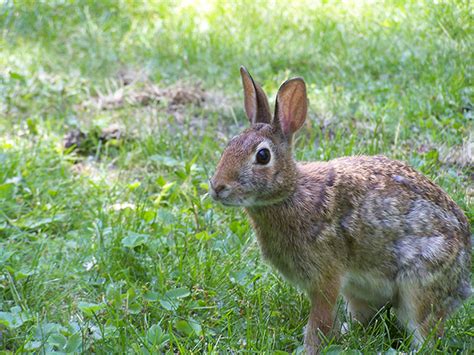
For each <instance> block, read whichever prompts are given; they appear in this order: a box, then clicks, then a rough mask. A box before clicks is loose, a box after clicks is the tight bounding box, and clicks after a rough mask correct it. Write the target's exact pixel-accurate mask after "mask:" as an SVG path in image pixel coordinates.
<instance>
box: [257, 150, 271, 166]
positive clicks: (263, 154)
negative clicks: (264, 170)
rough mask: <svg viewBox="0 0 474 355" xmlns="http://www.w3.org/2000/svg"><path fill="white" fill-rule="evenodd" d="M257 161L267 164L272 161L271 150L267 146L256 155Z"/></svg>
mask: <svg viewBox="0 0 474 355" xmlns="http://www.w3.org/2000/svg"><path fill="white" fill-rule="evenodd" d="M256 160H257V163H259V164H262V165H265V164H268V162H269V161H270V151H269V150H268V149H267V148H263V149H260V150H259V151H258V152H257V155H256Z"/></svg>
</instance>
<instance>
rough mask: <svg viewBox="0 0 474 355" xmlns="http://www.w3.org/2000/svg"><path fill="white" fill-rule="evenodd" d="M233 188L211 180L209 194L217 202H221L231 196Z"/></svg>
mask: <svg viewBox="0 0 474 355" xmlns="http://www.w3.org/2000/svg"><path fill="white" fill-rule="evenodd" d="M230 192H231V188H230V186H229V185H227V184H223V183H220V182H216V181H215V179H214V178H213V179H211V180H209V193H210V195H211V197H212V198H213V199H214V200H215V201H221V200H222V199H225V198H226V197H228V196H229V194H230Z"/></svg>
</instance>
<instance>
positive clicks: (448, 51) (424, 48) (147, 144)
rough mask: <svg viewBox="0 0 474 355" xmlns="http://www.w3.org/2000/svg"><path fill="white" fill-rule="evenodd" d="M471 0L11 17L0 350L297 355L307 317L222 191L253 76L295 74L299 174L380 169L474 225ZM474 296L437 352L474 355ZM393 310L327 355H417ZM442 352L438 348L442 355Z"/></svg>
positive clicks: (78, 9) (0, 172)
mask: <svg viewBox="0 0 474 355" xmlns="http://www.w3.org/2000/svg"><path fill="white" fill-rule="evenodd" d="M472 14H473V8H472V5H471V4H470V3H469V2H467V1H466V2H462V1H458V2H454V1H453V2H445V1H437V2H434V3H433V2H428V1H426V2H417V3H412V2H404V1H393V2H392V1H390V2H388V1H387V2H375V1H355V0H354V1H342V2H328V3H326V2H314V1H303V2H301V1H298V2H294V3H287V2H280V1H275V2H272V3H267V2H264V1H236V2H218V1H210V2H209V1H200V2H199V1H198V2H191V1H188V2H182V3H180V4H174V2H150V3H142V2H141V1H132V0H129V1H126V0H124V1H120V2H116V1H101V2H93V1H79V2H75V3H73V2H64V1H48V2H26V1H18V2H12V1H6V2H3V3H2V4H1V5H0V30H1V32H0V48H1V53H2V54H1V56H0V164H1V169H0V245H1V250H0V349H1V350H6V351H11V352H18V353H22V352H26V351H38V352H43V351H45V352H50V351H58V352H63V353H68V352H80V351H82V352H96V353H109V352H112V351H115V352H119V353H123V352H126V351H127V352H144V353H148V352H149V353H153V352H157V351H171V352H183V353H184V352H197V353H200V352H212V351H216V352H226V351H230V350H232V351H249V352H261V351H267V352H270V351H271V352H276V351H277V350H278V351H281V352H299V351H301V349H302V348H301V344H302V339H303V327H304V325H305V322H306V320H307V316H308V310H309V305H308V302H307V300H306V299H305V297H304V295H302V294H301V293H300V292H299V291H298V290H297V289H295V288H293V287H292V286H290V285H288V283H287V282H285V280H283V279H282V278H281V277H280V276H279V275H278V274H277V273H276V272H275V271H273V270H271V269H270V267H269V266H267V265H265V264H264V263H263V262H262V259H261V256H260V254H259V250H258V247H257V245H256V242H255V238H254V235H253V233H252V231H251V229H250V227H249V224H248V222H247V220H246V218H245V216H244V215H243V213H242V212H241V211H239V210H237V209H226V208H223V207H221V206H218V205H215V204H214V203H213V202H212V201H211V200H210V198H209V197H208V196H207V179H208V177H209V176H210V175H211V174H212V172H213V169H214V167H215V164H216V162H217V160H218V158H219V154H220V152H221V151H222V149H223V147H224V146H225V144H226V141H227V140H228V139H229V138H230V137H232V136H233V135H234V134H236V133H237V132H239V131H240V130H241V129H242V128H244V127H246V126H247V121H246V118H245V115H244V113H243V97H242V89H241V87H240V78H239V66H240V65H242V64H243V65H246V66H247V68H248V69H249V70H250V71H251V73H252V74H253V75H254V77H255V78H256V79H257V80H258V81H260V82H261V83H262V85H263V87H264V89H265V90H266V91H267V92H268V93H269V94H270V97H272V98H271V101H272V100H273V96H274V94H275V91H276V89H277V88H278V86H279V85H280V84H281V82H282V81H283V80H285V79H287V78H288V77H291V76H297V75H298V76H302V77H304V79H305V80H306V83H307V85H308V96H309V100H310V109H309V117H308V120H307V124H306V125H305V127H304V128H303V130H302V132H300V134H299V135H298V137H297V138H296V141H295V155H296V157H297V159H300V160H327V159H330V158H334V157H339V156H343V155H354V154H385V155H388V156H390V157H391V158H396V159H402V160H405V161H407V162H409V163H410V164H411V165H412V166H414V167H415V168H416V169H418V170H420V171H421V172H423V173H424V174H426V175H427V176H429V177H430V178H431V179H433V180H434V181H435V182H436V183H437V184H439V185H440V186H441V187H442V188H443V189H444V190H445V191H447V192H448V193H449V194H450V195H451V196H452V197H453V199H454V200H455V201H456V202H457V203H458V204H459V205H460V206H461V207H462V208H463V210H464V211H465V212H466V214H467V216H468V218H469V219H470V222H471V225H472V222H473V218H474V207H473V198H474V188H473V179H474V170H473V149H474V148H473V145H474V143H473V140H474V134H473V133H472V132H473V117H474V116H473V115H474V113H473V104H474V103H473V97H474V87H473V73H474V70H473V69H474V54H473V53H474V52H473V51H472V43H473V41H474V34H473V29H474V26H473V25H472ZM472 302H473V301H472V300H471V301H468V302H466V304H465V305H464V306H463V307H462V308H461V309H460V310H459V312H457V313H456V314H455V315H454V316H453V317H452V318H451V319H450V321H449V322H448V323H447V326H446V336H445V338H443V339H442V340H437V341H432V342H428V343H427V344H425V348H424V349H425V350H427V351H429V352H432V351H434V348H435V349H436V350H438V351H441V352H455V351H459V352H466V353H467V352H469V349H470V350H472V347H473V340H472V339H473V335H474V312H473V303H472ZM395 324H396V320H395V319H394V317H393V316H392V315H391V313H390V312H389V311H386V312H383V313H382V314H381V315H380V317H378V318H377V319H376V320H375V321H374V322H373V324H372V325H371V326H369V327H368V328H362V327H360V326H355V328H354V329H353V330H352V331H351V332H349V333H347V334H346V335H344V336H342V337H341V338H339V339H333V340H329V341H328V344H326V345H327V348H325V349H326V350H327V351H328V352H331V353H338V352H341V351H351V353H358V352H363V353H365V352H376V351H377V352H388V353H392V352H395V349H397V350H399V351H409V349H410V334H406V333H404V332H403V331H400V330H397V328H396V326H395ZM433 347H434V348H433Z"/></svg>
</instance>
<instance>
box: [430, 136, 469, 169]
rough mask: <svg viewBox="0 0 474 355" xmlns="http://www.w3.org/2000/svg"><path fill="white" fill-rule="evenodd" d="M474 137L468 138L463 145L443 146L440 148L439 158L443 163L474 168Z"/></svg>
mask: <svg viewBox="0 0 474 355" xmlns="http://www.w3.org/2000/svg"><path fill="white" fill-rule="evenodd" d="M473 138H474V137H471V138H469V139H466V140H465V141H464V143H463V144H462V145H458V146H454V147H446V146H442V147H440V148H439V149H438V152H439V160H440V161H441V162H442V163H443V164H449V165H457V166H460V167H473V168H474V139H473Z"/></svg>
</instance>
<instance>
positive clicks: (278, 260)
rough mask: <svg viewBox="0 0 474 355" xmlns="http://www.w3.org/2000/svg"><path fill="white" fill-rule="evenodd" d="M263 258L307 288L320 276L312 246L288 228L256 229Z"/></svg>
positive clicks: (284, 274) (295, 282)
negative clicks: (263, 230) (307, 246)
mask: <svg viewBox="0 0 474 355" xmlns="http://www.w3.org/2000/svg"><path fill="white" fill-rule="evenodd" d="M256 234H257V240H258V244H259V246H260V249H261V252H262V255H263V258H264V259H265V260H266V261H268V262H269V263H270V264H272V265H273V266H274V267H275V268H276V269H277V270H278V271H279V272H280V273H281V274H282V275H283V276H284V277H285V278H286V279H288V280H289V281H291V282H292V283H294V284H296V285H298V286H299V287H301V288H303V289H304V288H307V286H309V285H310V284H313V283H314V281H315V280H316V279H317V278H318V276H319V272H318V269H319V267H318V265H317V264H316V263H315V260H316V259H315V256H314V255H313V253H312V252H311V249H310V248H305V247H304V246H303V244H304V243H303V241H302V240H301V239H302V238H301V235H298V234H296V233H295V232H294V231H291V230H288V229H286V228H285V229H280V230H274V231H265V232H262V231H258V230H257V231H256Z"/></svg>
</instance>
